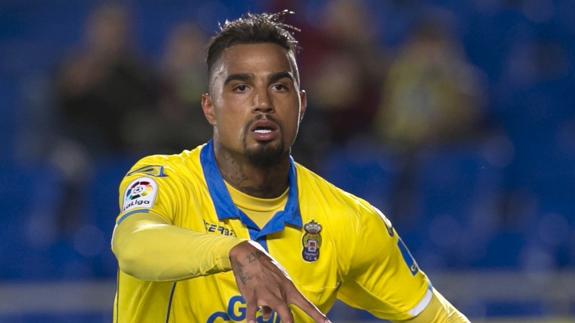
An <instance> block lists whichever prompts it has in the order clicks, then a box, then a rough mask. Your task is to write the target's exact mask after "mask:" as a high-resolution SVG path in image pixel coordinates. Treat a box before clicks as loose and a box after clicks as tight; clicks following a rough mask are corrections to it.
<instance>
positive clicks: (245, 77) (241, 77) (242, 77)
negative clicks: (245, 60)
mask: <svg viewBox="0 0 575 323" xmlns="http://www.w3.org/2000/svg"><path fill="white" fill-rule="evenodd" d="M251 79H252V75H250V74H247V73H238V74H230V75H228V77H226V80H225V81H224V85H226V84H228V83H230V82H231V81H244V82H247V81H249V80H251Z"/></svg>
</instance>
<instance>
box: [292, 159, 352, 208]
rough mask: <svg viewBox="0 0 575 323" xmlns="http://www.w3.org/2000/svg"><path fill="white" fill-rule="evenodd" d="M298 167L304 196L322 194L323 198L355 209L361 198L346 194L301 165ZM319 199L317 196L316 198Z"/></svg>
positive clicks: (299, 181)
mask: <svg viewBox="0 0 575 323" xmlns="http://www.w3.org/2000/svg"><path fill="white" fill-rule="evenodd" d="M296 165H297V176H298V184H299V186H300V188H299V190H300V191H301V192H303V193H304V194H306V193H309V194H312V195H317V194H321V195H322V197H323V198H325V199H328V200H330V201H332V202H334V203H337V204H344V205H348V206H352V207H355V206H356V205H357V204H358V203H359V202H360V201H361V198H359V197H357V196H355V195H353V194H352V193H349V192H346V191H344V190H343V189H341V188H339V187H337V186H336V185H334V184H333V183H331V182H330V181H328V180H327V179H325V178H323V177H322V176H321V175H319V174H317V173H315V172H313V171H311V170H310V169H308V168H306V167H305V166H303V165H301V164H296ZM316 197H317V196H316Z"/></svg>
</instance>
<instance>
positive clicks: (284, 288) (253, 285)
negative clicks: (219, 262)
mask: <svg viewBox="0 0 575 323" xmlns="http://www.w3.org/2000/svg"><path fill="white" fill-rule="evenodd" d="M230 260H231V264H232V270H233V272H234V276H235V278H236V283H237V284H238V288H239V290H240V293H241V294H242V296H243V297H244V299H245V300H246V303H247V308H246V310H247V312H246V315H247V316H246V319H247V321H248V323H254V322H255V321H256V312H257V310H258V307H259V306H261V307H262V312H263V316H264V319H265V320H267V319H269V317H270V316H271V314H272V311H275V312H276V313H278V314H279V316H280V317H281V321H282V322H285V323H293V322H294V319H293V315H292V313H291V311H290V309H289V307H288V305H289V304H294V305H296V306H297V307H299V308H301V309H302V310H303V311H304V312H305V313H307V315H309V316H310V317H311V318H313V319H314V320H315V322H316V323H329V322H330V321H329V320H328V319H327V317H326V316H325V314H323V313H322V312H321V311H320V310H319V309H318V308H317V307H316V306H315V305H313V304H312V303H311V302H310V301H309V300H307V299H306V298H305V296H303V295H302V294H301V293H300V292H299V291H298V290H297V288H296V287H295V285H294V284H293V282H292V281H291V279H290V278H289V277H288V274H287V272H286V271H285V269H283V268H282V267H281V265H280V264H279V263H277V262H276V261H275V260H274V259H273V258H272V257H271V256H270V255H269V254H268V253H267V252H266V251H265V250H263V249H262V248H261V247H260V246H259V245H258V244H257V243H255V242H252V241H245V242H242V243H240V244H238V245H237V246H235V247H233V248H232V250H231V251H230Z"/></svg>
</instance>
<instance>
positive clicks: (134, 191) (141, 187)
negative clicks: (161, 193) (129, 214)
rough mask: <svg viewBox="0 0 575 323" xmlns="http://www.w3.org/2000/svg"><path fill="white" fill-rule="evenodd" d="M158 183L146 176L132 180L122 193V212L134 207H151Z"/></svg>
mask: <svg viewBox="0 0 575 323" xmlns="http://www.w3.org/2000/svg"><path fill="white" fill-rule="evenodd" d="M157 191H158V185H157V184H156V182H155V181H154V180H153V179H151V178H148V177H141V178H138V179H136V180H134V181H133V182H132V183H130V185H128V188H127V189H126V192H125V193H124V205H123V207H122V212H124V211H127V210H130V209H135V208H151V207H152V206H153V205H154V200H155V198H156V193H157Z"/></svg>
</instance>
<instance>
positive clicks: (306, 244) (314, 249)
mask: <svg viewBox="0 0 575 323" xmlns="http://www.w3.org/2000/svg"><path fill="white" fill-rule="evenodd" d="M303 229H304V230H305V234H304V235H303V238H302V239H301V242H302V244H303V250H302V253H301V255H302V257H303V260H305V261H307V262H314V261H317V260H318V259H319V248H320V247H321V235H320V232H321V225H320V224H319V223H317V222H315V221H313V220H312V221H311V222H309V223H306V224H305V225H304V226H303Z"/></svg>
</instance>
